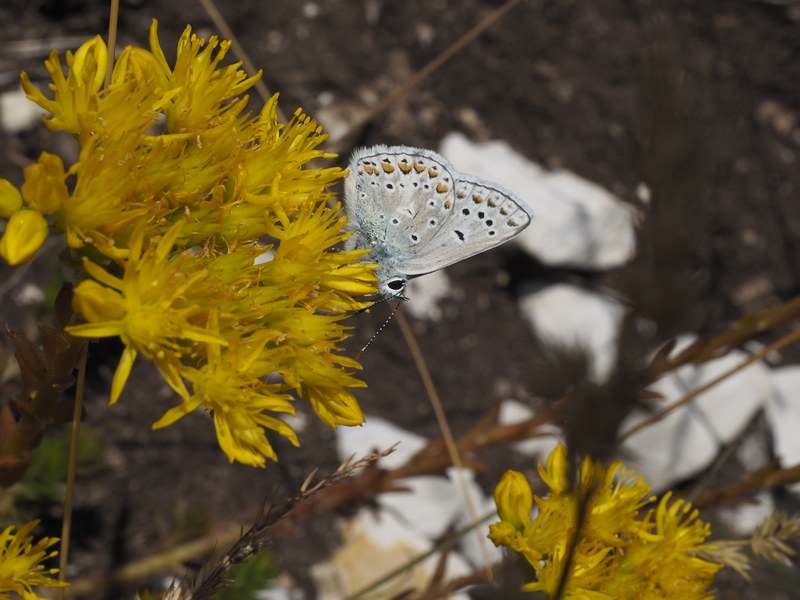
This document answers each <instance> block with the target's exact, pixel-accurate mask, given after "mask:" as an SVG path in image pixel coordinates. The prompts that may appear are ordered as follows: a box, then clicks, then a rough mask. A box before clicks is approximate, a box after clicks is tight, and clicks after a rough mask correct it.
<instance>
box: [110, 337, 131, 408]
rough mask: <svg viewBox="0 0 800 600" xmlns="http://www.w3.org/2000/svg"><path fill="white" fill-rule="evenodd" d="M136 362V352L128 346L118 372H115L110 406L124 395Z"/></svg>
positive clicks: (120, 361) (121, 358)
mask: <svg viewBox="0 0 800 600" xmlns="http://www.w3.org/2000/svg"><path fill="white" fill-rule="evenodd" d="M135 360H136V350H134V349H133V348H131V347H130V346H126V347H125V350H123V351H122V356H121V357H120V359H119V364H118V365H117V370H116V371H115V372H114V380H113V381H112V382H111V400H110V401H109V404H114V403H115V402H116V401H117V400H119V395H120V394H121V393H122V390H123V388H124V387H125V383H126V382H127V381H128V376H129V375H130V374H131V368H132V367H133V361H135Z"/></svg>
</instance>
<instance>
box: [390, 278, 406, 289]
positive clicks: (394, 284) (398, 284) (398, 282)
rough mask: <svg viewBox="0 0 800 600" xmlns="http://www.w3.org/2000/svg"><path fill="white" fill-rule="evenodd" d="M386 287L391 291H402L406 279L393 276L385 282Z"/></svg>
mask: <svg viewBox="0 0 800 600" xmlns="http://www.w3.org/2000/svg"><path fill="white" fill-rule="evenodd" d="M386 287H388V288H389V289H390V290H392V291H393V292H402V291H403V288H404V287H406V280H405V279H401V278H399V277H393V278H392V279H390V280H389V281H387V282H386Z"/></svg>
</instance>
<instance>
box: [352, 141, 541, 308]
mask: <svg viewBox="0 0 800 600" xmlns="http://www.w3.org/2000/svg"><path fill="white" fill-rule="evenodd" d="M349 170H350V173H349V175H348V176H347V178H346V179H345V190H344V192H345V193H344V198H345V202H344V204H345V214H346V215H347V218H348V222H349V227H350V229H351V230H352V234H351V236H350V238H349V239H348V240H347V242H346V245H345V247H346V248H347V249H354V248H370V249H371V250H372V251H371V252H370V253H369V254H368V255H367V256H366V258H365V260H369V261H370V262H376V263H378V265H379V268H378V272H377V275H378V280H379V283H378V289H379V291H380V292H381V293H382V294H384V295H387V296H401V295H402V292H403V289H404V288H405V284H406V282H407V281H408V279H409V278H410V277H414V276H417V275H423V274H425V273H430V272H432V271H436V270H439V269H442V268H444V267H446V266H448V265H451V264H453V263H456V262H458V261H460V260H463V259H465V258H468V257H470V256H473V255H475V254H478V253H480V252H483V251H485V250H489V249H490V248H494V247H495V246H498V245H500V244H502V243H503V242H505V241H507V240H509V239H511V238H512V237H514V236H515V235H517V234H518V233H519V232H520V231H522V230H523V229H524V228H525V227H527V226H528V225H529V224H530V222H531V220H532V218H533V213H532V212H531V210H530V209H529V208H528V207H527V205H526V204H525V203H524V202H523V201H522V200H520V199H518V198H517V197H516V196H515V195H514V194H512V193H511V192H509V191H507V190H504V189H503V188H502V187H500V186H498V185H496V184H493V183H491V182H487V181H483V180H481V179H478V178H475V177H471V176H468V175H463V174H461V173H459V172H457V171H456V170H455V169H454V168H453V167H452V165H450V163H449V162H448V161H447V160H446V159H445V158H444V157H442V156H440V155H439V154H437V153H435V152H432V151H430V150H423V149H419V148H411V147H408V146H374V147H370V148H361V149H359V150H357V151H356V152H354V153H353V156H352V158H351V160H350V165H349Z"/></svg>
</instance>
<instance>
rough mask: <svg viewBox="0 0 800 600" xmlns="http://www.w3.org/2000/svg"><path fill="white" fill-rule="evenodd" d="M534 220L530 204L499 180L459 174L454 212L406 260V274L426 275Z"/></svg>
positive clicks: (492, 244)
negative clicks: (491, 181) (488, 180)
mask: <svg viewBox="0 0 800 600" xmlns="http://www.w3.org/2000/svg"><path fill="white" fill-rule="evenodd" d="M532 220H533V212H532V211H531V209H530V208H529V207H528V206H527V204H526V203H525V202H524V201H523V200H520V199H519V198H517V196H515V195H514V194H513V193H512V192H509V191H508V190H505V189H503V188H502V187H500V186H499V185H497V184H494V183H490V182H487V181H483V180H481V179H478V178H475V177H470V176H467V175H460V174H459V175H457V180H456V183H455V204H454V206H453V211H452V216H450V218H448V219H447V220H446V221H444V222H443V223H442V225H441V230H440V231H439V232H438V233H437V235H435V236H432V237H431V238H429V239H428V240H427V241H426V243H425V244H424V245H423V244H420V245H419V247H418V248H417V251H416V252H415V253H414V255H413V256H411V257H409V258H408V259H407V260H406V262H405V263H404V265H403V267H404V271H403V272H404V273H405V274H406V275H422V274H424V273H429V272H431V271H435V270H437V269H442V268H444V267H446V266H448V265H452V264H453V263H456V262H458V261H461V260H464V259H465V258H469V257H470V256H474V255H475V254H479V253H481V252H484V251H486V250H489V249H491V248H494V247H495V246H499V245H500V244H502V243H503V242H506V241H508V240H510V239H511V238H513V237H514V236H516V235H517V234H518V233H520V232H521V231H522V230H523V229H525V228H526V227H527V226H528V225H529V224H530V222H531V221H532Z"/></svg>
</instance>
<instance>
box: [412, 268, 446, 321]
mask: <svg viewBox="0 0 800 600" xmlns="http://www.w3.org/2000/svg"><path fill="white" fill-rule="evenodd" d="M451 291H452V288H451V287H450V278H449V277H448V276H447V275H446V274H445V272H444V271H434V272H433V273H428V274H427V275H423V276H422V277H415V278H414V279H411V280H409V282H408V286H407V288H406V296H408V299H409V302H407V303H406V305H405V308H406V309H407V310H408V311H409V312H410V313H411V314H412V315H413V316H414V317H416V318H417V319H426V320H428V321H438V320H439V319H441V318H442V309H441V308H439V301H441V300H444V299H445V298H448V297H449V296H450V293H451Z"/></svg>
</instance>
